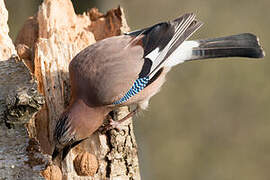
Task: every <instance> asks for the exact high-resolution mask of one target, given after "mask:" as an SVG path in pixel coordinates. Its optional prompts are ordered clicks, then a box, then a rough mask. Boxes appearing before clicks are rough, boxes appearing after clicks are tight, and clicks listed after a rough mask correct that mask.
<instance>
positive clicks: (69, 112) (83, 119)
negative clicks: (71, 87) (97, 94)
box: [52, 99, 109, 160]
mask: <svg viewBox="0 0 270 180" xmlns="http://www.w3.org/2000/svg"><path fill="white" fill-rule="evenodd" d="M108 112H109V111H107V110H105V109H104V108H102V107H96V108H93V107H91V106H88V105H86V104H85V103H84V102H83V100H80V99H78V100H76V101H75V102H72V103H71V105H70V106H69V107H68V108H67V109H66V110H65V111H64V112H63V113H62V114H61V116H60V117H59V119H58V121H57V123H56V126H55V129H54V134H53V138H54V140H53V142H54V143H55V144H54V152H53V154H52V159H53V160H54V159H55V158H56V157H57V156H60V159H61V160H63V159H64V158H65V157H66V155H67V154H68V152H69V151H70V149H71V148H73V147H75V146H76V145H78V144H79V143H80V142H82V141H83V140H85V139H86V138H88V137H90V136H91V135H92V134H93V133H94V132H95V131H96V130H97V129H98V128H99V127H100V126H101V125H102V123H103V120H104V119H105V118H106V116H107V114H108Z"/></svg>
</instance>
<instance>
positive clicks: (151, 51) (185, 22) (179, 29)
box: [114, 13, 202, 104]
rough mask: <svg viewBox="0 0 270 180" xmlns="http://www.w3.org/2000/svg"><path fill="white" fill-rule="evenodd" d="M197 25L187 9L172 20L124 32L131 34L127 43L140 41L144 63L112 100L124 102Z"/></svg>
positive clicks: (153, 74)
mask: <svg viewBox="0 0 270 180" xmlns="http://www.w3.org/2000/svg"><path fill="white" fill-rule="evenodd" d="M201 25H202V23H201V22H200V21H198V20H195V15H194V14H193V13H188V14H185V15H183V16H181V17H179V18H177V19H175V20H173V21H169V22H163V23H159V24H156V25H154V26H152V27H149V28H145V29H142V30H138V31H134V32H131V33H127V34H126V35H128V36H131V37H133V39H132V41H130V42H129V43H128V44H127V47H129V46H133V45H134V44H135V45H138V44H139V45H141V46H142V48H143V51H144V53H143V60H144V63H143V66H142V68H141V70H140V73H139V74H138V78H137V79H136V80H135V82H134V83H133V85H132V87H131V88H130V89H129V90H128V91H127V92H126V94H125V95H124V96H123V97H122V98H121V99H119V100H117V101H115V102H114V104H121V103H123V102H126V101H127V100H128V99H129V98H131V97H132V96H134V95H136V94H137V93H139V92H140V91H141V90H142V89H144V88H145V87H146V86H148V85H149V84H150V83H152V82H153V81H155V79H156V75H157V74H158V71H159V70H160V69H162V67H163V66H164V65H165V64H168V63H166V61H167V60H169V57H170V56H171V55H172V53H173V52H174V51H175V50H176V49H177V48H178V47H179V46H180V45H181V43H183V42H184V41H185V40H186V39H187V38H188V37H190V36H191V35H192V34H193V33H194V32H195V31H196V30H197V29H198V28H199V27H201ZM176 58H177V57H176ZM170 59H172V57H170Z"/></svg>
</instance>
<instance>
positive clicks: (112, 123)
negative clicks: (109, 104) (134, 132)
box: [102, 108, 138, 132]
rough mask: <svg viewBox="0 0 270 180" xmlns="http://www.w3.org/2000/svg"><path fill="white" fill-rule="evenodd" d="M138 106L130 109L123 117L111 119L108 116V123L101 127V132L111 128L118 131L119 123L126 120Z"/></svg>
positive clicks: (119, 128)
mask: <svg viewBox="0 0 270 180" xmlns="http://www.w3.org/2000/svg"><path fill="white" fill-rule="evenodd" d="M137 110H138V108H136V109H135V110H133V111H131V112H130V113H129V114H128V115H126V116H125V117H124V118H122V119H120V120H117V121H115V120H113V119H112V118H111V117H110V118H109V124H107V125H105V127H104V128H103V130H102V131H103V132H106V131H109V130H112V129H116V130H118V131H120V130H121V129H122V128H121V125H122V123H123V122H125V121H126V120H128V119H129V118H131V117H132V116H133V115H134V114H135V113H136V112H137Z"/></svg>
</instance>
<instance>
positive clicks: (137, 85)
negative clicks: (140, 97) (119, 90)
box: [113, 76, 149, 104]
mask: <svg viewBox="0 0 270 180" xmlns="http://www.w3.org/2000/svg"><path fill="white" fill-rule="evenodd" d="M148 82H149V76H146V77H143V78H139V79H137V80H136V81H135V82H134V83H133V85H132V87H131V88H130V89H129V91H128V92H127V93H126V94H125V95H124V97H122V98H121V99H119V100H118V101H115V102H114V103H113V104H121V103H124V102H126V101H127V100H128V99H129V98H131V97H132V96H134V95H135V94H137V93H139V92H140V91H141V90H143V88H145V87H146V86H147V84H148Z"/></svg>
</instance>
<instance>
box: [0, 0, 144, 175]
mask: <svg viewBox="0 0 270 180" xmlns="http://www.w3.org/2000/svg"><path fill="white" fill-rule="evenodd" d="M0 2H1V0H0ZM5 23H6V22H5ZM5 23H4V24H5ZM126 31H128V26H127V24H126V20H125V17H124V14H123V11H122V9H121V8H117V9H114V10H111V11H109V12H108V13H107V14H106V15H103V14H101V13H99V12H98V10H97V9H92V10H91V11H89V12H88V13H84V14H83V15H76V14H75V12H74V9H73V6H72V3H71V1H70V0H44V2H43V4H42V5H41V7H40V8H39V11H38V13H37V15H36V16H34V17H31V18H29V20H28V21H27V22H26V23H25V25H24V27H23V28H22V30H21V31H20V33H19V35H18V37H17V39H16V45H17V50H18V52H19V55H20V57H22V58H23V61H20V63H21V64H22V65H23V67H24V68H25V64H26V65H27V66H28V68H29V69H30V71H32V72H33V73H34V76H35V78H36V79H37V81H38V90H39V92H40V93H42V94H43V95H44V96H45V102H46V104H45V105H44V106H43V108H42V110H41V111H39V112H38V114H37V115H36V116H35V117H36V118H35V119H34V120H33V119H32V120H31V121H30V123H28V126H27V127H28V132H29V133H28V134H29V136H30V137H31V138H34V137H35V138H37V139H38V141H39V142H40V145H41V150H42V151H43V152H44V153H49V154H50V153H51V152H52V146H51V144H52V142H51V140H52V130H53V128H54V126H55V121H56V120H57V118H58V117H59V115H60V114H61V112H62V111H63V110H64V108H65V107H66V106H67V105H68V101H69V98H70V97H69V94H70V87H69V77H68V64H69V62H70V60H71V59H72V58H73V57H74V56H75V55H76V54H77V53H78V52H79V51H80V50H82V49H83V48H84V47H86V46H88V45H90V44H93V43H95V42H96V40H100V39H103V38H106V37H109V36H113V35H119V34H121V33H123V32H126ZM6 35H7V34H6ZM12 46H13V45H12ZM12 46H11V47H12ZM7 47H8V46H7ZM13 49H14V46H13ZM25 53H27V54H25ZM9 56H10V54H9V55H8V56H7V57H9ZM23 62H25V63H23ZM0 69H1V65H0ZM25 69H26V70H27V73H26V72H25V74H27V75H28V78H29V79H27V80H32V77H31V75H30V73H29V70H28V69H27V68H25ZM5 71H9V70H5ZM15 74H16V72H15ZM29 75H30V76H29ZM22 77H23V76H22ZM19 79H20V78H19ZM22 82H27V81H24V80H23V81H22ZM28 84H29V83H28ZM30 84H31V83H30ZM31 85H32V86H34V83H32V84H31ZM0 88H2V87H1V86H0ZM34 88H35V87H34ZM34 97H35V98H37V99H38V98H40V96H39V95H37V94H36V95H35V96H34ZM34 97H31V98H34ZM0 98H1V96H0ZM39 100H40V99H39ZM37 102H39V103H40V104H39V103H36V104H37V105H36V106H38V105H39V106H38V107H37V109H38V108H40V105H41V104H42V101H41V100H40V101H37ZM128 112H129V111H128V108H127V107H124V108H122V109H121V110H119V111H118V112H116V119H117V118H121V117H123V116H125V115H126V114H128ZM32 115H34V113H32V114H31V116H32ZM2 126H3V125H2ZM21 129H23V130H25V129H24V128H21ZM25 131H26V130H25ZM24 137H25V139H26V140H27V139H28V136H27V133H25V134H24ZM0 138H1V137H0ZM1 140H2V139H1ZM0 142H1V141H0ZM31 142H32V143H31V145H30V146H29V147H33V148H34V149H35V148H37V147H38V146H37V144H36V141H34V140H32V141H31ZM25 144H27V143H25ZM0 147H1V143H0ZM30 149H31V148H30ZM30 152H31V153H40V152H39V151H38V150H37V151H30ZM84 152H90V153H91V155H94V156H96V158H97V160H98V171H97V173H95V175H94V177H90V176H88V177H83V176H78V174H77V173H76V171H75V169H74V167H73V160H74V159H75V157H76V156H77V154H79V153H80V154H81V153H84ZM40 155H42V154H40ZM82 157H85V156H82ZM41 159H42V163H39V164H38V165H39V167H43V166H44V165H46V164H47V163H48V161H47V160H48V159H46V158H45V157H43V156H42V158H41ZM77 159H78V158H77ZM35 161H37V160H36V159H31V161H30V162H31V163H32V166H34V165H33V164H34V163H35ZM84 162H88V161H84ZM84 162H82V163H84ZM79 164H80V163H79ZM82 165H86V166H91V163H90V165H89V163H88V164H82ZM38 170H40V169H38ZM61 170H62V173H61V171H58V169H57V167H56V166H53V165H50V166H48V168H47V169H46V170H45V171H43V173H42V174H43V176H45V177H46V179H57V178H58V179H59V178H60V176H63V179H140V174H139V165H138V157H137V145H136V141H135V137H134V134H133V127H132V121H131V119H129V120H128V121H127V122H126V123H125V124H123V125H122V128H121V131H116V130H111V131H110V132H107V133H105V134H102V133H100V132H96V133H95V134H94V135H93V136H92V137H91V138H90V139H89V140H87V141H85V142H83V143H82V144H81V145H79V146H78V147H76V148H75V149H74V150H72V151H71V153H69V155H68V156H67V158H66V160H65V161H64V163H62V166H61ZM0 171H1V170H0ZM22 172H23V171H22ZM59 172H60V174H59ZM23 173H24V172H23ZM31 173H32V171H29V174H31ZM79 174H80V173H79ZM86 174H87V173H86ZM0 177H1V176H0ZM26 177H27V176H26ZM39 178H40V177H39ZM21 179H23V178H21ZM26 179H30V178H29V177H27V178H26ZM35 179H37V178H35Z"/></svg>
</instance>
